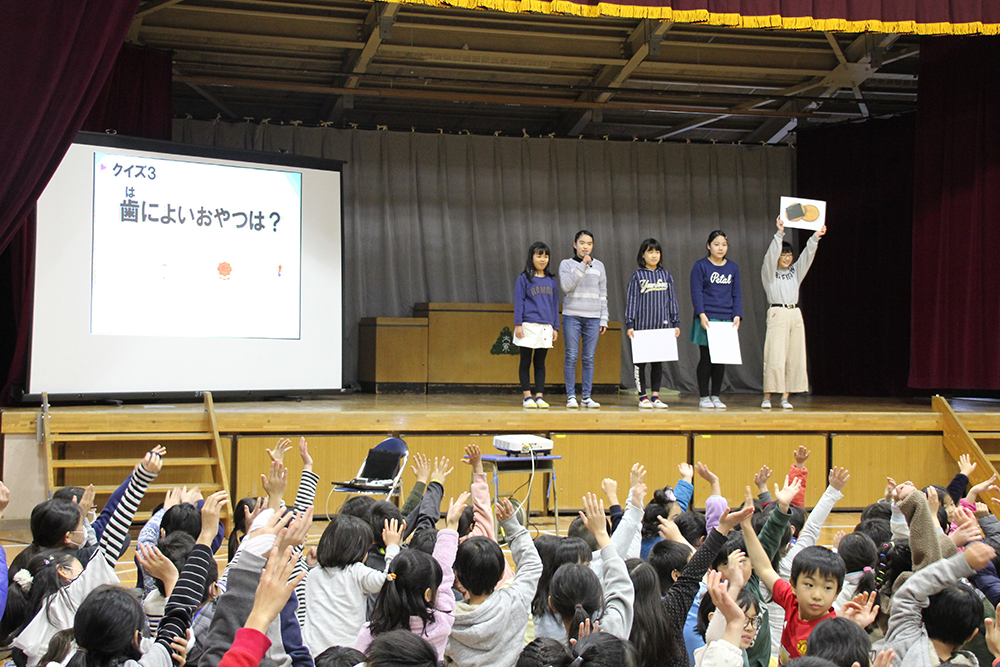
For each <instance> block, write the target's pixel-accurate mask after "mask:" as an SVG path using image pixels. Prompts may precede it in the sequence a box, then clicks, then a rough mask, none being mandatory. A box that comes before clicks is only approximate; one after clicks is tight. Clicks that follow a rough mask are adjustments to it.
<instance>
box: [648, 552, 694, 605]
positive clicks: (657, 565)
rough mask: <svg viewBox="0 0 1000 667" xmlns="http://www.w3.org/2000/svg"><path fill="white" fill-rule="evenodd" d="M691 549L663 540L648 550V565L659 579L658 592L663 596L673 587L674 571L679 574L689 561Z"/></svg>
mask: <svg viewBox="0 0 1000 667" xmlns="http://www.w3.org/2000/svg"><path fill="white" fill-rule="evenodd" d="M693 553H694V552H693V551H691V547H690V546H688V545H687V544H681V543H680V542H673V541H671V540H663V541H661V542H657V543H656V544H654V545H653V548H652V549H650V550H649V564H650V565H652V566H653V569H654V570H656V574H657V576H659V577H660V592H661V593H663V594H664V595H666V594H667V591H669V590H670V588H671V587H672V586H673V585H674V576H673V572H674V570H677V571H678V572H681V571H682V570H683V569H684V567H685V566H686V565H687V564H688V561H689V560H691V554H693Z"/></svg>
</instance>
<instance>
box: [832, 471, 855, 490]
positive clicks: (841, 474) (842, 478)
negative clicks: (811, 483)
mask: <svg viewBox="0 0 1000 667" xmlns="http://www.w3.org/2000/svg"><path fill="white" fill-rule="evenodd" d="M850 478H851V474H850V473H849V472H847V468H837V467H833V468H830V486H832V487H833V488H835V489H836V490H838V491H840V490H841V489H843V488H844V485H845V484H847V480H849V479H850Z"/></svg>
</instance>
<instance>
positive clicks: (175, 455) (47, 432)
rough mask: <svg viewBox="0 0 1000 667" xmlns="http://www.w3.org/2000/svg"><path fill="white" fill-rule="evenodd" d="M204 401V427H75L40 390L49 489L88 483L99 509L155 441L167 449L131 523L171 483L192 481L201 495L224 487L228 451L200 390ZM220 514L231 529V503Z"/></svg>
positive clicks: (208, 397)
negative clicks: (65, 425) (68, 427)
mask: <svg viewBox="0 0 1000 667" xmlns="http://www.w3.org/2000/svg"><path fill="white" fill-rule="evenodd" d="M204 401H205V420H204V430H199V431H192V430H187V431H169V430H161V431H156V432H153V431H129V430H124V431H116V432H114V433H111V432H106V433H89V432H87V433H79V432H67V431H61V430H60V428H59V419H58V412H55V413H54V412H52V411H50V409H49V401H48V395H47V394H42V414H41V418H40V419H39V429H38V430H39V433H38V435H39V440H40V442H41V443H42V445H43V449H44V452H45V459H46V467H47V469H48V487H49V494H50V495H51V494H52V493H54V492H56V491H58V490H59V489H61V488H63V487H66V486H80V487H86V486H87V485H88V484H93V485H94V491H95V492H96V496H97V497H96V500H95V507H96V508H97V510H98V511H100V508H101V507H103V506H104V502H105V501H106V500H107V498H108V496H109V495H110V494H111V493H113V492H114V490H115V489H117V488H118V486H119V485H120V484H121V483H122V482H123V481H124V480H125V478H126V477H127V476H128V475H129V473H130V472H131V471H132V469H133V468H134V467H135V466H136V464H137V463H138V462H139V461H140V460H142V457H143V456H144V455H145V454H146V452H148V451H149V450H150V449H152V447H153V446H154V445H163V446H164V447H166V449H167V454H166V456H164V458H163V469H162V470H161V471H160V474H159V475H158V476H157V478H156V480H155V481H154V483H153V484H151V485H150V486H149V489H148V490H147V492H146V497H145V498H144V499H143V501H142V504H141V505H140V506H139V511H138V512H136V514H135V517H134V523H144V522H146V521H148V520H149V519H150V517H152V514H153V513H152V509H153V508H154V507H156V506H157V505H158V504H160V503H162V502H163V498H164V494H165V493H166V492H167V491H169V490H170V489H172V488H174V487H175V486H187V487H193V486H197V487H198V488H199V489H200V490H201V492H202V494H203V495H205V496H208V495H209V494H211V493H214V492H216V491H219V490H225V491H229V483H230V479H229V470H228V466H227V464H226V458H227V455H228V454H229V452H228V449H224V448H223V441H222V439H221V438H220V437H219V429H218V422H217V420H216V416H215V406H214V403H213V401H212V394H211V393H210V392H205V393H204ZM109 430H110V429H109ZM222 516H223V521H224V522H225V524H226V532H229V531H231V530H232V513H231V508H230V507H226V508H223V512H222Z"/></svg>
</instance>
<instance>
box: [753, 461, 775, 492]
mask: <svg viewBox="0 0 1000 667" xmlns="http://www.w3.org/2000/svg"><path fill="white" fill-rule="evenodd" d="M769 479H771V469H770V468H768V467H767V466H761V467H760V470H759V471H758V472H757V474H756V475H754V476H753V483H754V485H755V486H756V487H757V492H758V493H766V492H767V480H769Z"/></svg>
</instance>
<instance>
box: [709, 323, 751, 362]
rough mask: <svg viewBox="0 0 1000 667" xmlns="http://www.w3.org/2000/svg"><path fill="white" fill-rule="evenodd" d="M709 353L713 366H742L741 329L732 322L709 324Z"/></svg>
mask: <svg viewBox="0 0 1000 667" xmlns="http://www.w3.org/2000/svg"><path fill="white" fill-rule="evenodd" d="M708 353H709V355H710V356H711V358H712V363H713V364H731V365H733V366H740V365H742V364H743V355H742V354H740V331H739V329H737V328H736V327H734V326H733V323H732V322H709V323H708Z"/></svg>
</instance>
